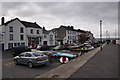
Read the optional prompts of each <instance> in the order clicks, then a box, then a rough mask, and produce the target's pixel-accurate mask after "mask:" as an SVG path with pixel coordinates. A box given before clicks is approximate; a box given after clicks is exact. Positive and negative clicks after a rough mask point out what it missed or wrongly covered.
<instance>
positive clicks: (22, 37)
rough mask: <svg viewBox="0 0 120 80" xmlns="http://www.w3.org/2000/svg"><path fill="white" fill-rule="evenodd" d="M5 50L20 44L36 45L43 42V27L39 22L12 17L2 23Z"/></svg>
mask: <svg viewBox="0 0 120 80" xmlns="http://www.w3.org/2000/svg"><path fill="white" fill-rule="evenodd" d="M2 27H3V36H4V37H3V44H4V50H5V49H11V48H12V47H15V46H18V45H26V46H30V45H32V46H33V47H35V45H37V44H40V43H42V41H41V38H42V28H41V27H40V26H39V25H38V24H37V23H32V22H26V21H21V20H19V19H18V18H15V19H12V20H10V21H8V22H6V23H4V24H3V25H2Z"/></svg>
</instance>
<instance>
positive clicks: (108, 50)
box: [69, 44, 120, 79]
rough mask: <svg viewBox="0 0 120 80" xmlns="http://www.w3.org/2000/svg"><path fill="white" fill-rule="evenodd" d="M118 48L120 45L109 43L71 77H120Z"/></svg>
mask: <svg viewBox="0 0 120 80" xmlns="http://www.w3.org/2000/svg"><path fill="white" fill-rule="evenodd" d="M118 49H120V45H116V44H108V45H106V46H105V47H104V48H103V50H102V51H99V52H98V53H97V54H96V55H95V56H94V57H92V58H91V59H90V60H89V61H88V62H87V63H86V64H85V65H83V66H82V67H81V68H79V69H78V70H77V71H76V72H75V73H73V74H72V75H71V76H70V77H69V79H70V78H118Z"/></svg>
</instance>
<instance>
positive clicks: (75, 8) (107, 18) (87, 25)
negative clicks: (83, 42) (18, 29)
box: [2, 2, 118, 37]
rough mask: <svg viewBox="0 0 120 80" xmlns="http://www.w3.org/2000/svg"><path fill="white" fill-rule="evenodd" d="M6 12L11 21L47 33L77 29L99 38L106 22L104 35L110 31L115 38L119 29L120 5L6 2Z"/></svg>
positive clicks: (4, 9) (4, 6) (4, 8)
mask: <svg viewBox="0 0 120 80" xmlns="http://www.w3.org/2000/svg"><path fill="white" fill-rule="evenodd" d="M2 11H3V14H4V15H5V18H7V20H9V19H11V18H15V17H18V18H19V19H21V20H26V21H32V22H37V23H38V24H39V25H40V26H45V27H46V29H52V28H55V27H59V26H60V25H61V24H65V25H73V26H75V28H77V29H78V28H80V29H84V30H89V31H91V32H93V34H94V35H95V36H96V37H99V21H100V20H103V33H104V32H105V31H106V30H108V31H110V33H111V35H112V34H114V31H113V30H115V29H117V27H118V3H117V2H38V3H37V2H30V3H29V2H5V3H3V8H2ZM97 35H98V36H97Z"/></svg>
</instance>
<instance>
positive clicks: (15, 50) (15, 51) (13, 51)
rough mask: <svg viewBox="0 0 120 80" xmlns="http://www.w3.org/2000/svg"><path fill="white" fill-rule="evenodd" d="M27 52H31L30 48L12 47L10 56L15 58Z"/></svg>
mask: <svg viewBox="0 0 120 80" xmlns="http://www.w3.org/2000/svg"><path fill="white" fill-rule="evenodd" d="M27 51H31V48H30V47H28V46H24V45H20V46H17V47H13V48H12V49H11V54H12V55H13V56H14V57H15V56H18V55H19V54H21V53H22V52H27Z"/></svg>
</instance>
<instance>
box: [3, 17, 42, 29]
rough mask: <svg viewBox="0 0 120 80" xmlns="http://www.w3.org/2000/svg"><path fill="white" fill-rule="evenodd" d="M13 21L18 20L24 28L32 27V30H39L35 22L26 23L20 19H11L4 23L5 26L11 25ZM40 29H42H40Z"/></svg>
mask: <svg viewBox="0 0 120 80" xmlns="http://www.w3.org/2000/svg"><path fill="white" fill-rule="evenodd" d="M14 20H19V21H20V22H21V23H22V24H23V25H24V26H25V27H32V28H41V27H40V26H39V25H38V24H37V23H36V22H35V23H33V22H27V21H21V20H20V19H18V18H15V19H11V20H10V21H7V22H6V23H4V24H5V25H7V24H9V23H11V22H12V21H14ZM41 29H42V28H41Z"/></svg>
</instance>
